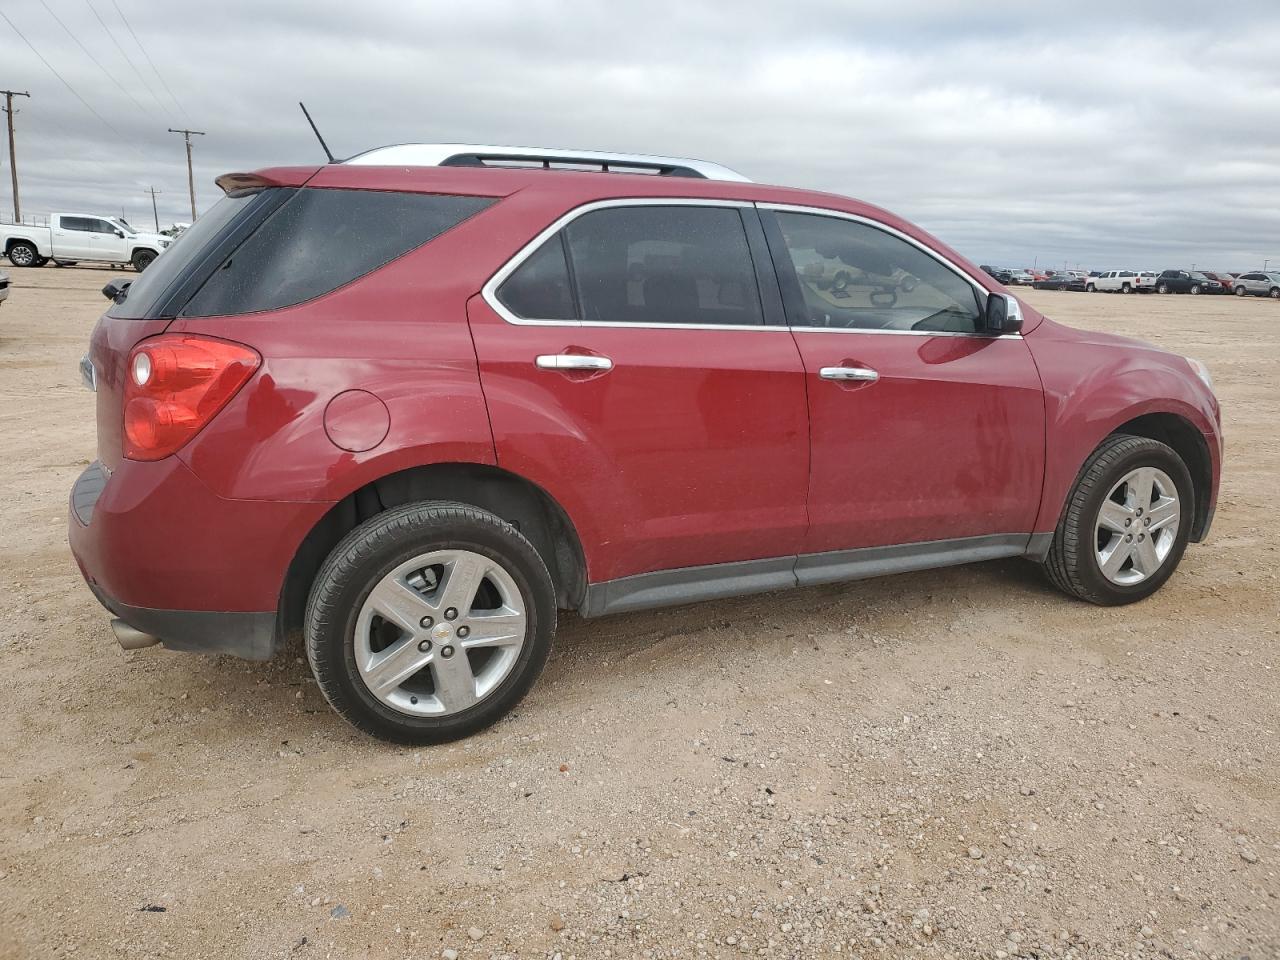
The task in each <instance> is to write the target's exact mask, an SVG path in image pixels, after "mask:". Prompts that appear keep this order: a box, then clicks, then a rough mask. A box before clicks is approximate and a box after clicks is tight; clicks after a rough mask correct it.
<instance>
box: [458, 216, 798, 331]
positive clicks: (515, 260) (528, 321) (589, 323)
mask: <svg viewBox="0 0 1280 960" xmlns="http://www.w3.org/2000/svg"><path fill="white" fill-rule="evenodd" d="M753 206H755V204H753V203H751V202H750V201H749V200H715V199H706V200H704V199H702V198H700V197H615V198H612V199H609V200H594V201H592V202H591V203H584V204H582V205H581V206H579V207H574V208H573V209H572V210H570V211H568V212H567V213H564V214H562V215H561V216H560V217H559V218H557V219H556V220H555V222H553V223H552V224H551V226H549V227H547V228H545V229H544V230H542V231H541V232H540V233H539V234H538V235H537V236H536V237H534V238H533V239H532V240H530V241H529V242H528V243H526V244H525V245H524V246H523V247H521V248H520V249H519V250H518V251H516V254H515V255H514V256H513V257H512V258H511V259H510V260H508V261H507V262H506V263H504V264H503V265H502V266H501V267H499V268H498V272H497V273H495V274H494V275H493V276H492V277H490V278H489V280H488V282H486V283H485V285H484V286H483V287H481V288H480V295H481V296H482V297H484V300H485V302H486V303H487V304H489V306H490V308H491V309H492V310H493V312H494V313H496V314H497V315H498V316H500V317H501V318H502V319H503V320H505V321H506V322H507V323H510V324H514V325H515V326H518V327H602V328H606V329H608V328H615V327H616V328H619V329H623V330H772V331H782V332H785V331H787V330H789V329H790V328H789V327H784V326H778V325H776V324H775V325H770V324H767V323H758V324H757V323H752V324H743V323H629V322H627V321H625V320H539V319H536V318H529V317H519V316H516V315H515V314H514V313H512V312H511V311H510V310H508V309H507V307H506V306H505V305H504V304H503V303H502V301H501V300H499V299H498V288H499V287H501V286H502V284H503V283H504V282H505V281H506V280H507V278H508V277H510V276H511V274H513V273H515V272H516V271H517V270H518V269H520V265H521V264H523V263H524V262H525V261H526V260H528V259H529V258H530V257H531V256H533V254H534V253H535V252H536V251H537V250H538V248H539V247H541V246H542V245H543V244H544V243H546V242H547V241H548V240H549V239H551V238H552V237H553V236H555V235H556V234H557V233H559V232H560V231H561V230H562V229H564V228H565V227H566V226H568V225H569V224H570V223H572V222H573V221H574V220H577V219H578V218H579V217H581V216H585V215H586V214H588V213H591V212H593V211H595V210H606V209H609V208H611V207H735V208H738V209H751V208H752V207H753ZM754 269H755V266H754V264H753V265H752V270H753V271H754Z"/></svg>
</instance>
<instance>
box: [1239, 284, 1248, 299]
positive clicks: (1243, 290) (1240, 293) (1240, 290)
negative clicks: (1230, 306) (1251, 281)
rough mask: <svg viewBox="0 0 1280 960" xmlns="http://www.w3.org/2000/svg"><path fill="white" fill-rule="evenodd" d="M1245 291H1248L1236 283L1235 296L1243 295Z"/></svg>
mask: <svg viewBox="0 0 1280 960" xmlns="http://www.w3.org/2000/svg"><path fill="white" fill-rule="evenodd" d="M1246 293H1248V291H1247V290H1245V288H1244V287H1243V286H1241V285H1239V284H1237V285H1236V296H1237V297H1243V296H1244V295H1245V294H1246Z"/></svg>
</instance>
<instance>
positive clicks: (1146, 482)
mask: <svg viewBox="0 0 1280 960" xmlns="http://www.w3.org/2000/svg"><path fill="white" fill-rule="evenodd" d="M1192 502H1193V490H1192V484H1191V475H1190V473H1189V472H1188V471H1187V467H1186V464H1185V463H1183V462H1182V459H1181V458H1180V457H1179V456H1178V455H1177V453H1175V452H1174V451H1173V449H1172V448H1170V447H1168V446H1166V445H1165V444H1163V443H1160V442H1159V441H1157V440H1151V439H1148V438H1146V437H1131V436H1125V435H1122V434H1117V435H1115V436H1112V437H1109V438H1107V440H1106V441H1105V442H1104V443H1103V444H1102V445H1101V446H1100V447H1098V449H1097V450H1095V451H1094V453H1093V455H1092V456H1091V457H1090V458H1089V462H1088V463H1087V464H1086V465H1085V468H1084V470H1083V471H1081V474H1080V477H1079V479H1078V480H1077V481H1076V486H1075V489H1074V490H1073V491H1072V494H1071V498H1070V500H1069V501H1068V503H1067V508H1066V510H1064V511H1063V514H1062V518H1061V520H1059V522H1058V527H1057V529H1056V530H1055V531H1054V534H1053V545H1052V546H1051V547H1050V550H1049V556H1048V558H1047V560H1046V562H1045V570H1046V572H1047V573H1048V575H1049V580H1050V581H1051V582H1052V583H1053V585H1054V586H1056V587H1057V588H1058V589H1060V590H1062V591H1063V592H1064V593H1068V594H1071V595H1072V596H1075V597H1079V598H1080V599H1082V600H1088V601H1090V602H1091V603H1097V604H1102V605H1104V606H1118V605H1120V604H1125V603H1133V602H1134V601H1136V600H1142V599H1144V598H1145V597H1148V596H1150V595H1151V594H1153V593H1155V591H1156V590H1158V589H1159V588H1160V586H1161V585H1162V584H1163V583H1164V582H1165V581H1166V580H1168V579H1169V577H1170V576H1171V575H1172V574H1173V571H1174V569H1175V568H1176V567H1177V565H1178V562H1179V561H1180V560H1181V559H1182V552H1183V550H1185V549H1186V545H1187V540H1188V538H1189V536H1190V528H1191V510H1192Z"/></svg>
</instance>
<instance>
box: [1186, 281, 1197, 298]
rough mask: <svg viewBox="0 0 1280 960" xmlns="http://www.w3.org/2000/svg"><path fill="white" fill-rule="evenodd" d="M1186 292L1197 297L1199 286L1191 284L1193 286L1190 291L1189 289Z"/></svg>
mask: <svg viewBox="0 0 1280 960" xmlns="http://www.w3.org/2000/svg"><path fill="white" fill-rule="evenodd" d="M1187 292H1188V293H1192V294H1195V295H1197V296H1198V295H1199V294H1200V284H1198V283H1193V284H1192V285H1191V289H1190V290H1189V291H1187Z"/></svg>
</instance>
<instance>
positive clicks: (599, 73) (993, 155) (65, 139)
mask: <svg viewBox="0 0 1280 960" xmlns="http://www.w3.org/2000/svg"><path fill="white" fill-rule="evenodd" d="M48 2H49V4H50V6H51V7H52V9H53V10H54V11H55V12H56V13H57V15H58V17H59V18H60V19H61V20H62V21H63V22H64V23H65V24H66V25H67V26H68V27H69V28H70V29H71V30H72V32H73V33H74V34H75V35H76V37H78V38H79V39H80V40H81V41H82V42H83V43H84V44H85V45H86V46H88V47H89V49H90V50H92V51H93V54H94V57H95V58H96V59H97V60H99V61H100V62H101V63H102V65H103V66H104V67H105V68H106V70H107V72H108V73H109V74H110V76H107V75H104V73H103V72H102V71H101V70H100V69H99V68H98V67H97V66H96V65H95V64H94V63H93V62H92V61H91V60H90V59H89V57H88V56H86V54H85V53H84V51H83V50H81V49H80V48H79V47H78V46H77V45H76V44H75V43H74V41H73V40H72V39H71V38H70V37H68V35H67V34H66V32H65V31H64V30H63V29H62V27H61V26H60V25H59V24H58V23H57V22H56V21H55V20H54V19H53V17H52V16H51V15H50V14H49V12H48V11H47V10H46V9H45V8H44V7H43V6H42V5H41V4H40V3H38V2H37V3H27V4H21V5H19V4H6V5H5V6H4V7H3V8H2V9H3V10H4V12H5V13H6V15H7V16H8V17H9V18H10V19H11V20H12V21H13V23H14V24H15V25H16V26H17V28H18V29H19V30H21V31H22V32H23V33H24V34H25V35H26V36H27V37H28V38H29V39H30V40H31V42H32V44H34V45H35V47H36V48H37V49H38V50H39V51H40V53H41V54H43V55H44V56H45V57H46V58H47V59H48V60H49V61H50V62H51V63H52V64H53V66H54V67H55V68H56V69H57V70H58V71H59V72H60V73H62V74H63V76H65V77H66V79H67V80H68V81H69V82H70V83H71V85H72V86H73V87H75V88H76V90H77V91H79V93H80V94H81V95H82V96H83V97H84V98H85V99H86V100H87V101H88V102H89V103H90V104H91V105H92V106H93V108H94V109H95V110H96V111H97V112H98V113H100V114H101V115H102V116H103V117H104V118H106V120H107V121H108V122H109V123H110V125H111V126H112V127H114V128H115V130H116V131H118V134H117V133H114V132H113V131H112V130H110V129H108V128H107V126H105V125H104V124H103V123H102V122H100V121H99V120H97V119H96V118H95V117H94V116H93V115H92V114H90V113H89V112H88V111H87V110H86V109H85V107H84V106H83V105H82V104H81V103H80V102H79V101H78V100H76V98H75V97H74V96H72V95H71V94H70V93H69V92H68V91H67V89H66V88H65V87H63V86H62V84H61V83H60V82H59V81H58V80H57V78H55V77H54V76H53V75H52V74H51V73H50V72H49V70H48V69H47V68H46V67H45V66H44V64H42V63H41V62H40V60H39V59H37V57H36V56H35V55H34V54H33V53H32V52H31V51H30V49H28V48H27V46H26V45H25V44H24V43H23V42H22V40H21V39H19V37H18V36H17V34H16V33H14V31H13V30H12V29H11V28H10V26H9V24H7V23H4V22H3V21H0V86H8V87H14V88H17V89H30V90H31V92H32V94H33V99H32V100H31V101H20V102H19V103H18V107H19V109H20V110H21V111H22V112H21V113H19V114H18V116H17V122H18V130H19V134H18V143H19V149H20V153H19V171H20V173H21V176H22V189H23V208H24V211H25V212H27V213H43V212H48V211H51V210H55V209H56V210H65V209H83V210H95V211H102V212H118V211H120V210H122V209H123V211H124V212H125V213H126V214H127V215H128V216H129V218H130V220H131V221H132V222H133V223H135V224H138V225H142V224H148V223H149V222H150V208H149V203H150V201H149V200H148V198H147V197H146V195H145V194H144V193H143V190H144V188H145V187H147V186H148V185H150V184H153V183H154V184H155V185H156V186H157V187H158V188H159V189H161V190H163V191H164V193H163V195H162V196H161V198H160V199H161V220H162V223H163V222H172V221H173V220H184V219H187V218H188V216H189V214H188V213H187V212H186V183H185V173H186V172H185V168H184V161H183V152H182V142H181V138H180V137H177V136H174V135H172V134H168V133H166V132H165V128H166V127H169V126H175V127H183V126H191V127H195V128H197V129H201V130H206V131H208V135H207V136H205V137H201V138H197V142H196V157H197V166H196V177H197V189H198V194H199V201H200V206H201V208H204V207H207V206H208V205H209V204H210V203H212V202H213V200H214V199H216V196H217V190H216V188H215V187H214V186H213V185H212V180H213V178H214V177H215V176H217V175H218V174H220V173H224V172H226V171H228V170H243V169H253V168H255V167H259V166H264V165H269V164H277V163H298V162H302V163H306V162H312V161H315V160H317V159H318V157H319V150H318V147H317V146H316V144H315V142H314V140H313V139H312V138H311V134H310V131H309V130H308V129H307V128H306V126H305V123H304V121H303V119H302V117H301V115H300V114H299V112H298V110H297V106H296V101H297V100H298V99H304V100H306V101H307V103H308V106H309V107H311V109H312V112H313V113H314V114H315V116H316V119H317V121H318V122H319V123H320V125H321V129H322V131H323V132H324V133H325V135H326V137H327V138H328V139H329V141H330V144H331V146H333V148H334V150H335V152H338V153H339V154H347V153H355V152H358V151H360V150H363V149H365V148H367V147H370V146H375V145H378V144H382V143H394V142H404V141H413V140H423V141H433V140H447V141H455V140H456V141H468V140H471V141H477V142H498V143H533V144H545V145H563V146H577V147H584V148H596V149H613V150H625V151H636V152H650V153H668V154H676V155H690V156H699V157H704V158H707V159H715V160H719V161H721V162H724V163H727V164H729V165H730V166H733V167H736V168H737V169H739V170H741V171H743V172H744V173H746V174H747V175H748V176H751V177H753V178H754V179H757V180H762V181H767V182H775V183H785V184H789V185H795V186H805V187H813V188H817V189H822V190H829V191H832V192H836V193H842V194H846V195H850V196H856V197H859V198H861V199H864V200H868V201H871V202H874V203H878V204H881V205H883V206H886V207H888V208H890V209H892V210H895V211H896V212H898V213H901V214H903V215H904V216H907V217H909V218H911V219H914V220H916V221H917V222H919V223H921V224H922V225H924V226H926V227H927V228H929V229H931V230H933V231H934V232H935V233H937V234H939V235H940V236H942V237H943V238H944V239H945V240H947V241H948V242H950V243H952V244H953V245H954V246H956V247H958V248H959V249H960V250H962V251H964V252H965V253H967V254H969V255H970V256H972V257H974V258H975V259H978V260H982V261H984V262H995V263H1001V264H1010V265H1023V264H1026V265H1030V264H1031V263H1032V261H1033V260H1036V261H1038V262H1039V263H1040V264H1042V265H1043V264H1062V263H1064V262H1065V263H1069V264H1071V265H1073V266H1074V265H1076V264H1082V265H1085V266H1091V267H1105V266H1131V267H1138V268H1160V267H1164V266H1174V265H1186V264H1190V263H1196V264H1197V265H1199V266H1202V267H1206V268H1213V267H1218V268H1220V269H1227V268H1236V269H1245V268H1249V267H1255V266H1258V265H1260V263H1261V260H1262V258H1264V257H1270V258H1272V259H1273V260H1277V261H1280V192H1278V191H1277V173H1278V171H1280V128H1278V127H1277V126H1276V123H1275V117H1276V116H1278V115H1280V58H1277V57H1276V56H1275V50H1277V49H1280V19H1278V18H1276V17H1275V15H1274V10H1273V8H1272V5H1271V4H1270V3H1268V2H1265V0H1258V2H1255V3H1230V4H1225V5H1219V8H1218V10H1217V13H1216V14H1215V15H1214V16H1213V17H1208V16H1205V15H1203V11H1200V12H1198V13H1197V12H1196V10H1195V9H1194V8H1191V7H1189V6H1188V7H1187V8H1186V9H1185V10H1180V9H1179V7H1180V6H1181V5H1180V4H1170V3H1143V2H1139V3H1131V4H1126V5H1124V9H1123V10H1122V11H1119V10H1117V9H1116V5H1114V4H1102V3H1084V4H1077V5H1075V6H1074V7H1072V8H1071V12H1070V14H1069V15H1063V14H1062V13H1061V12H1059V13H1057V14H1055V16H1054V17H1053V18H1052V19H1050V18H1049V17H1047V16H1044V15H1037V14H1036V13H1035V11H1036V9H1037V7H1036V5H1030V6H1028V5H1026V4H1025V3H1013V2H1003V0H1002V2H996V3H987V4H983V5H981V10H980V12H974V11H973V10H971V9H968V8H969V7H971V6H974V5H970V4H955V5H952V4H945V3H927V2H923V0H899V2H896V3H894V4H892V5H876V7H875V9H871V10H868V9H860V8H861V7H863V6H865V5H862V4H849V3H839V2H826V0H792V2H791V3H789V4H785V5H784V4H778V3H758V4H756V3H737V4H733V5H722V4H704V5H700V4H696V3H675V2H672V3H661V2H653V3H649V4H645V5H643V6H636V7H632V6H630V5H625V4H596V5H581V4H573V3H567V2H566V3H557V2H553V0H533V2H521V3H514V2H495V3H471V4H463V3H450V4H446V3H430V4H426V3H422V4H404V3H398V4H393V3H386V2H382V0H366V2H364V3H361V4H359V5H349V4H343V5H341V6H338V5H333V6H329V5H326V4H316V3H301V2H276V3H270V4H260V3H257V4H249V3H243V2H241V0H225V2H222V3H219V4H216V5H215V4H201V5H187V4H163V5H160V4H145V3H141V2H138V0H118V2H119V4H120V8H121V9H123V11H124V13H125V15H126V16H127V17H128V18H129V21H130V23H131V25H132V26H133V28H134V30H136V31H137V34H138V37H139V38H140V39H141V41H142V44H143V45H144V46H145V47H146V49H147V51H148V52H149V53H150V55H151V57H152V58H153V59H154V60H155V63H156V65H157V66H158V67H159V70H160V73H161V74H162V75H163V77H164V80H165V81H167V83H168V86H169V87H170V88H171V89H172V91H173V93H174V94H175V95H176V98H177V100H178V102H179V103H180V104H181V109H179V108H178V107H177V106H175V104H174V103H173V102H172V100H171V99H170V98H169V97H168V95H167V94H166V92H165V89H164V87H163V86H162V85H161V84H160V82H159V81H158V80H157V78H156V76H155V74H154V73H152V72H151V70H150V67H149V66H148V65H147V62H146V60H145V58H144V57H143V55H142V53H141V52H140V51H139V49H138V48H137V46H136V45H134V43H133V40H132V38H131V37H130V36H129V34H128V32H127V30H126V29H125V27H124V24H123V23H122V22H121V20H120V17H119V15H118V14H117V12H116V9H115V7H114V6H113V4H112V2H111V0H81V2H71V0H63V2H55V0H48ZM94 11H96V12H97V14H98V15H100V16H101V18H102V20H103V21H105V22H106V24H107V27H108V28H109V29H110V30H111V31H112V34H113V35H114V38H115V41H119V43H120V45H121V46H122V47H123V48H124V50H125V51H127V52H128V54H129V56H130V58H131V59H132V60H133V62H134V66H136V67H137V68H138V70H139V71H140V72H141V74H142V77H143V78H144V79H145V80H146V81H147V82H146V83H145V84H144V83H143V82H142V81H140V79H139V77H138V75H137V74H135V73H134V67H133V66H130V64H129V63H128V62H127V61H126V59H125V57H124V56H123V55H122V53H121V50H120V49H119V48H117V46H116V44H115V41H113V39H112V35H110V34H108V33H107V32H106V31H104V29H103V25H102V23H100V22H99V20H98V19H97V17H95V16H94ZM117 84H119V85H117ZM121 86H123V87H124V88H125V90H121V89H120V87H121ZM126 90H127V93H126V92H125V91H126ZM135 101H136V103H135ZM139 105H140V106H141V108H142V109H139ZM5 162H6V165H7V161H5ZM0 182H4V183H7V170H6V171H5V176H4V178H3V181H0ZM0 189H3V187H0ZM6 193H7V191H6ZM7 199H8V198H7V196H5V197H4V201H5V206H6V207H7Z"/></svg>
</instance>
